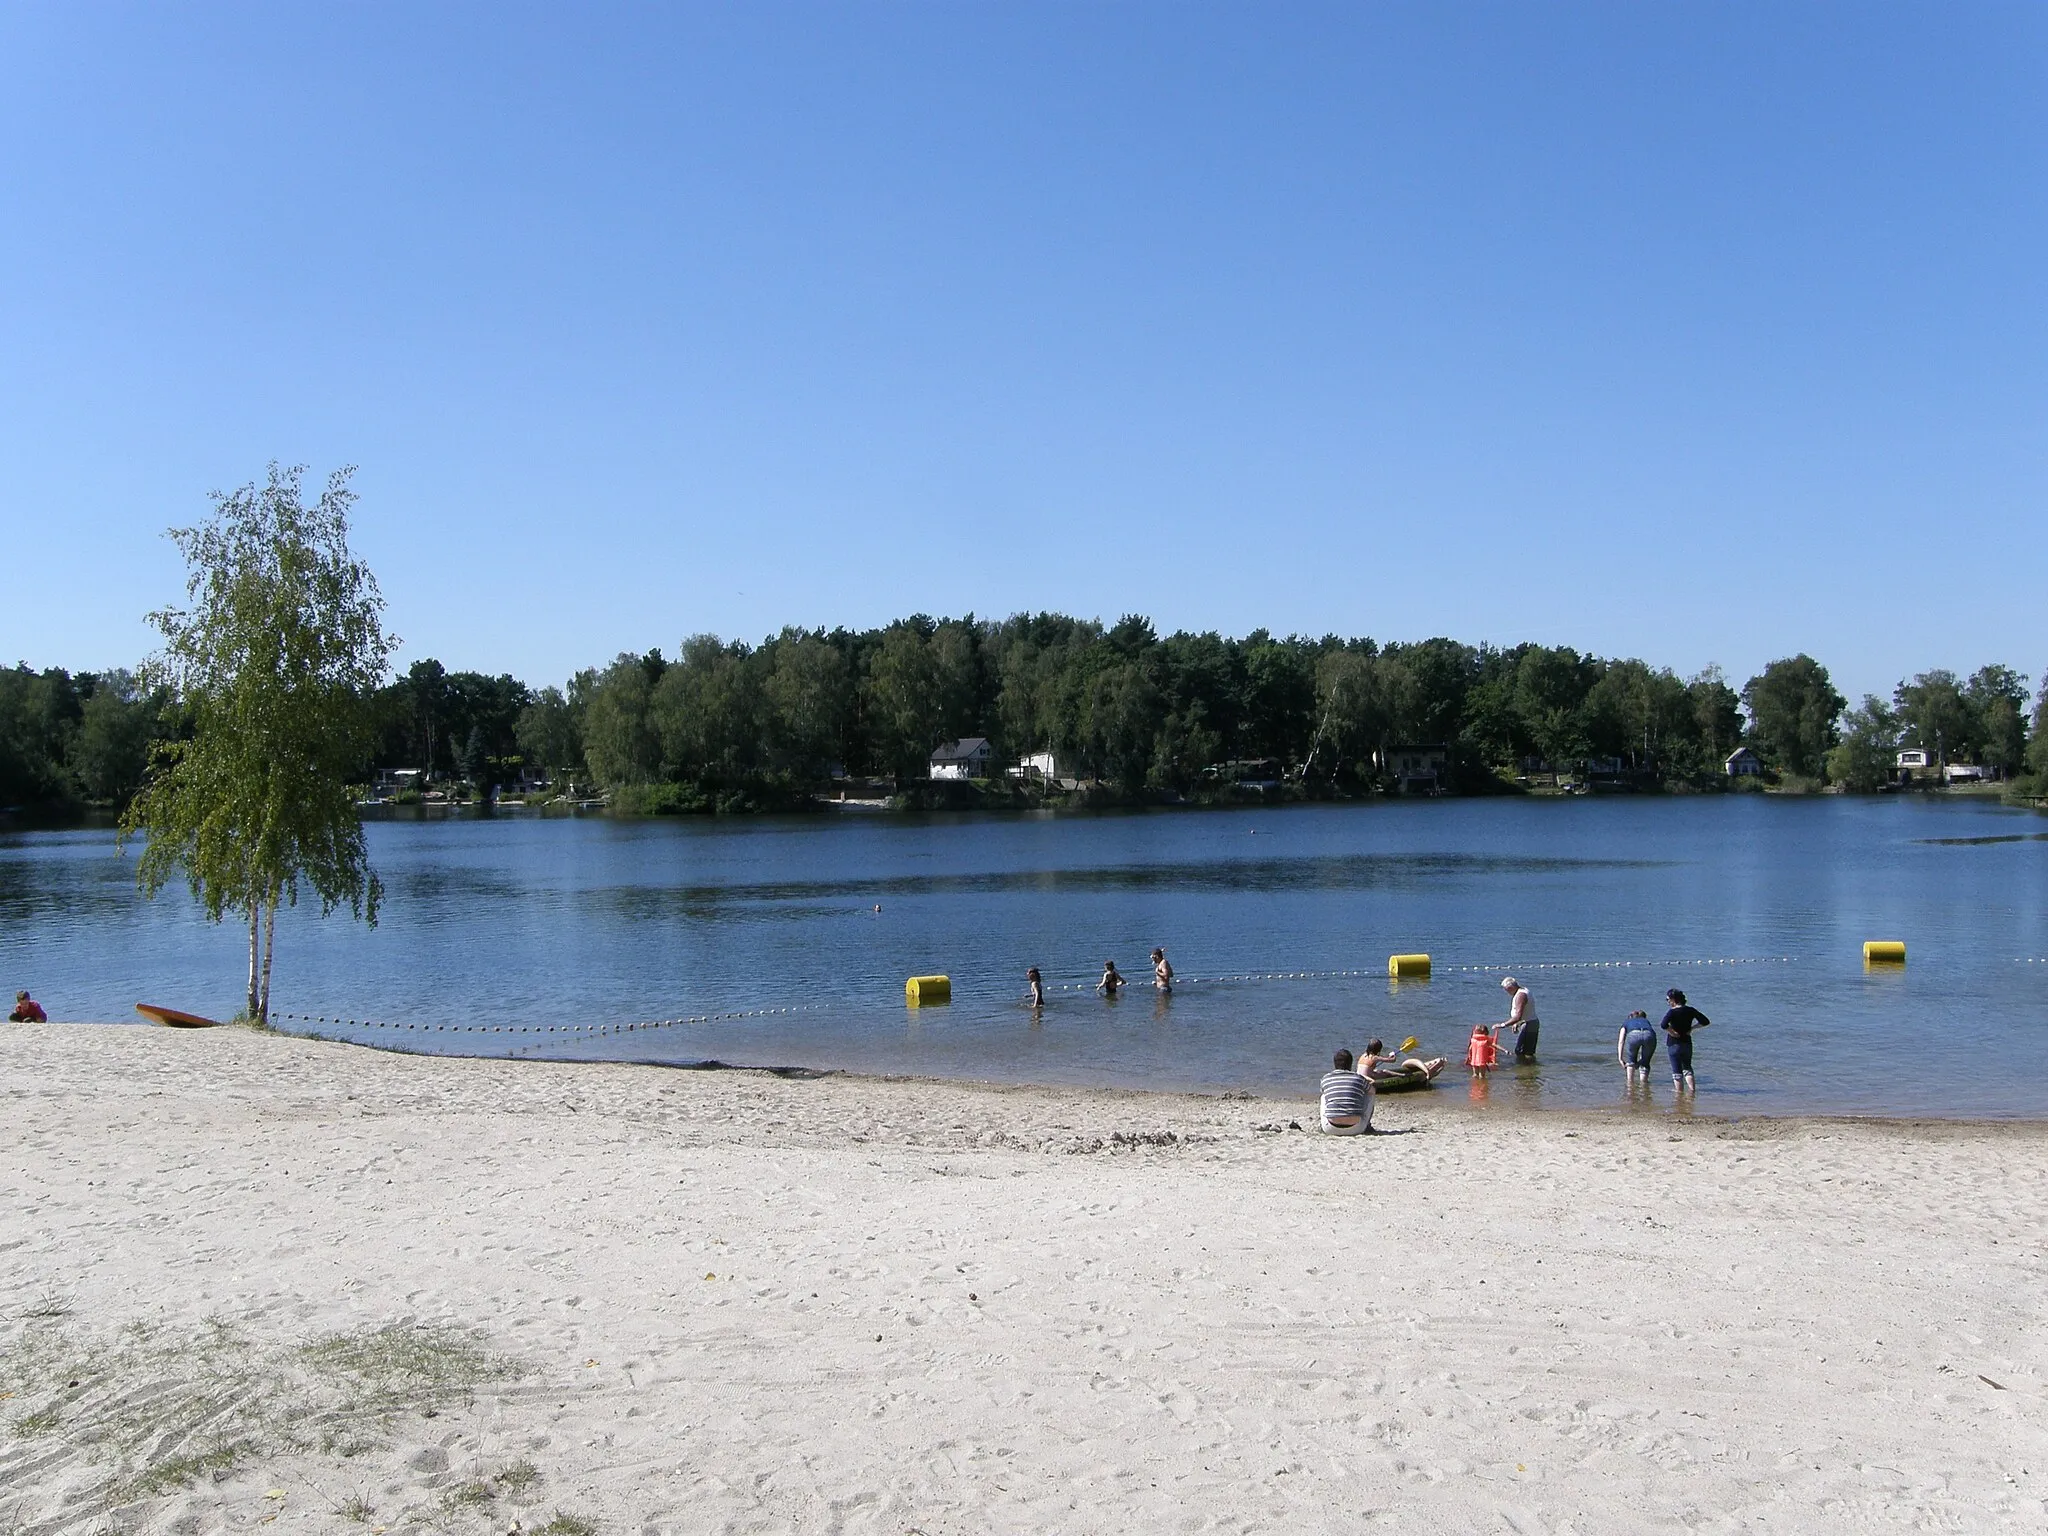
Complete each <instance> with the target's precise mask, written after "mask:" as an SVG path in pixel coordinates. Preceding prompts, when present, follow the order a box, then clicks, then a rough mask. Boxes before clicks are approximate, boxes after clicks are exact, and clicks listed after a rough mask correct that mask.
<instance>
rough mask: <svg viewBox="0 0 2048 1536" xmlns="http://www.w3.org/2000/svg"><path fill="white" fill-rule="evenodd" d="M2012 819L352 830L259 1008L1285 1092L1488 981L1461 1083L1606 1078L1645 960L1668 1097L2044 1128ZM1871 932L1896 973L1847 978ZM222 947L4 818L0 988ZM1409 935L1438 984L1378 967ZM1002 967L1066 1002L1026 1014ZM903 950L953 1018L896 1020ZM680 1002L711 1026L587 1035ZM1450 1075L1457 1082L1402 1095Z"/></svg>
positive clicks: (479, 823) (2033, 928)
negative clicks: (1675, 1082) (383, 896)
mask: <svg viewBox="0 0 2048 1536" xmlns="http://www.w3.org/2000/svg"><path fill="white" fill-rule="evenodd" d="M2044 834H2048V818H2044V817H2041V816H2038V815H2035V814H2033V813H2029V812H2020V811H2011V810H2004V809H2001V808H1999V807H1996V806H1992V805H1986V804H1982V803H1971V802H1934V801H1929V800H1927V799H1923V798H1918V797H1901V798H1886V799H1881V800H1850V799H1839V798H1826V799H1810V800H1793V799H1782V798H1776V797H1770V798H1766V797H1763V796H1754V795H1742V796H1712V797H1700V798H1671V799H1663V798H1643V799H1596V800H1576V801H1558V800H1507V799H1503V800H1465V801H1440V802H1433V803H1432V802H1424V803H1402V802H1393V803H1376V804H1368V805H1359V806H1330V807H1315V806H1302V807H1293V808H1288V809H1284V810H1283V809H1275V810H1238V811H1218V812H1173V813H1153V814H1133V815H1120V816H1052V815H1045V816H1004V817H987V818H970V817H932V818H927V819H906V818H901V817H885V816H871V815H859V814H854V815H827V816H817V817H809V818H792V819H778V820H754V819H736V820H694V819H692V820H679V821H667V820H664V821H612V820H608V819H605V818H601V817H591V818H582V819H548V820H540V819H532V818H526V817H522V816H516V815H506V816H501V817H499V818H496V819H492V820H470V821H447V820H444V821H425V822H380V823H375V824H373V825H372V826H371V827H370V829H369V838H370V847H371V852H372V856H373V859H374V861H375V863H376V865H377V868H378V869H379V871H380V872H381V873H382V875H383V877H384V881H385V884H386V886H387V888H388V891H389V898H388V902H387V905H386V907H385V912H384V920H383V922H382V924H381V925H380V926H379V927H378V928H376V929H375V930H369V929H365V928H363V927H362V926H360V925H359V924H354V923H351V922H348V921H347V920H345V919H344V918H342V917H336V918H332V919H329V920H326V921H324V922H323V921H320V920H319V919H318V918H317V917H315V916H314V915H313V914H312V913H310V912H296V913H289V914H287V915H286V917H285V918H284V919H283V920H281V921H280V923H279V936H278V958H277V969H276V975H275V979H274V982H273V1006H274V1007H275V1008H276V1009H277V1010H279V1011H283V1012H289V1013H294V1014H299V1015H308V1016H316V1017H321V1018H326V1019H340V1020H356V1021H376V1023H375V1025H374V1026H371V1025H367V1024H364V1023H362V1022H358V1023H357V1024H356V1025H354V1026H350V1025H348V1024H346V1023H341V1024H323V1025H319V1026H312V1025H304V1024H290V1025H288V1027H293V1028H309V1029H312V1028H317V1030H318V1032H321V1033H326V1034H331V1035H337V1036H342V1037H346V1038H353V1039H359V1040H363V1041H366V1042H371V1043H377V1044H387V1045H397V1046H400V1047H402V1048H405V1049H409V1050H429V1051H447V1052H459V1053H464V1054H507V1053H512V1052H517V1053H519V1054H523V1055H534V1056H554V1057H576V1058H608V1059H634V1060H656V1061H674V1062H692V1061H701V1060H705V1059H712V1058H715V1059H718V1060H723V1061H727V1062H734V1063H747V1064H761V1065H801V1066H810V1067H844V1068H853V1069H858V1070H862V1071H871V1072H904V1073H917V1074H928V1075H936V1076H945V1077H972V1078H994V1079H1003V1080H1010V1081H1027V1082H1043V1083H1084V1084H1119V1085H1127V1086H1136V1087H1148V1088H1193V1089H1203V1090H1233V1089H1249V1090H1256V1091H1260V1092H1276V1091H1277V1092H1283V1093H1295V1094H1305V1093H1307V1092H1309V1091H1310V1089H1311V1088H1312V1087H1313V1083H1314V1079H1315V1078H1316V1077H1317V1076H1318V1075H1319V1073H1320V1072H1321V1071H1322V1069H1323V1067H1324V1066H1325V1064H1326V1063H1327V1060H1328V1056H1329V1053H1330V1051H1331V1050H1332V1049H1333V1048H1334V1047H1336V1046H1338V1045H1350V1046H1354V1047H1356V1046H1359V1045H1362V1044H1363V1043H1364V1041H1365V1040H1366V1038H1367V1037H1368V1036H1370V1035H1375V1034H1376V1035H1379V1036H1381V1037H1383V1038H1384V1039H1385V1040H1387V1041H1388V1042H1389V1043H1390V1044H1392V1043H1394V1042H1397V1041H1399V1040H1401V1039H1403V1038H1404V1037H1406V1036H1409V1035H1414V1036H1416V1037H1418V1038H1419V1039H1420V1041H1421V1042H1422V1049H1423V1050H1424V1051H1426V1052H1428V1053H1431V1054H1447V1055H1450V1056H1452V1057H1453V1059H1454V1060H1455V1059H1456V1058H1458V1057H1459V1056H1461V1055H1462V1051H1463V1045H1464V1040H1465V1036H1466V1034H1467V1032H1468V1030H1469V1027H1470V1025H1471V1024H1472V1023H1473V1022H1474V1021H1475V1020H1480V1019H1498V1018H1499V1017H1501V1014H1502V1012H1503V1007H1502V1003H1503V997H1502V993H1501V991H1500V988H1499V978H1500V976H1501V975H1502V974H1503V973H1504V972H1506V971H1509V970H1512V971H1513V972H1514V973H1515V974H1517V975H1519V976H1521V977H1522V978H1523V979H1524V980H1525V981H1526V982H1528V983H1529V985H1530V986H1531V988H1532V990H1533V992H1534V995H1535V1000H1536V1003H1537V1011H1538V1013H1539V1014H1540V1016H1541V1017H1542V1020H1543V1036H1542V1061H1541V1064H1540V1065H1539V1066H1536V1067H1527V1068H1516V1069H1511V1070H1503V1071H1501V1072H1500V1073H1498V1074H1496V1076H1495V1078H1494V1079H1493V1081H1492V1083H1491V1084H1490V1085H1489V1087H1488V1093H1487V1098H1488V1102H1489V1103H1491V1104H1495V1105H1519V1106H1536V1105H1568V1106H1596V1105H1620V1104H1623V1103H1625V1102H1627V1094H1626V1091H1625V1089H1624V1087H1623V1082H1622V1075H1621V1073H1620V1071H1619V1069H1618V1068H1616V1066H1615V1065H1614V1042H1615V1034H1616V1031H1617V1029H1618V1027H1619V1025H1620V1022H1621V1019H1622V1018H1623V1016H1624V1015H1626V1014H1627V1012H1628V1011H1629V1010H1630V1009H1631V1008H1643V1009H1645V1010H1648V1011H1649V1012H1650V1013H1651V1015H1652V1016H1653V1017H1654V1016H1655V1015H1656V1014H1657V1013H1658V1012H1659V1010H1660V1008H1661V999H1662V995H1663V991H1664V989H1665V988H1666V987H1667V986H1674V985H1675V986H1680V987H1683V988H1684V989H1685V990H1686V991H1687V992H1688V994H1689V995H1690V996H1691V999H1692V1001H1693V1002H1694V1004H1695V1005H1697V1006H1698V1007H1700V1008H1702V1009H1703V1010H1704V1011H1705V1012H1706V1013H1707V1014H1708V1015H1710V1016H1711V1017H1712V1019H1713V1020H1714V1024H1713V1027H1712V1028H1711V1029H1708V1030H1706V1031H1705V1032H1704V1033H1702V1035H1701V1036H1700V1037H1699V1045H1698V1050H1699V1061H1698V1073H1699V1093H1698V1096H1697V1107H1698V1109H1699V1110H1701V1111H1703V1112H1713V1113H1764V1114H1782V1113H1796V1112H1828V1113H1866V1114H1867V1113H1875V1114H1885V1115H1941V1116H2024V1117H2029V1118H2039V1117H2044V1116H2048V1055H2044V1052H2043V1050H2042V1048H2041V1045H2042V1026H2043V1024H2044V1023H2048V837H2044ZM878 908H879V910H877V909H878ZM1870 938H1885V939H1893V938H1895V939H1903V940H1905V942H1906V943H1907V945H1908V947H1909V955H1910V963H1909V964H1908V965H1907V966H1906V967H1905V968H1903V969H1897V968H1893V969H1883V970H1873V971H1867V970H1866V969H1865V967H1864V965H1863V963H1862V958H1861V945H1862V942H1863V940H1865V939H1870ZM242 942H243V941H242V935H241V934H240V933H239V932H238V931H237V930H236V929H235V927H234V926H233V925H232V924H229V925H227V926H225V927H222V928H214V927H211V926H209V925H208V924H206V923H205V922H203V921H202V920H200V919H199V918H198V917H197V915H196V913H195V911H194V908H193V906H192V904H191V902H190V901H189V900H188V899H187V898H186V896H185V894H184V892H183V890H182V889H178V890H175V891H167V892H166V893H165V894H164V895H163V896H162V897H161V898H159V899H158V900H157V901H156V902H154V903H149V902H145V901H143V900H142V899H141V898H140V897H139V896H138V895H137V894H136V892H135V890H134V885H133V861H132V859H130V860H122V859H119V858H117V857H116V856H115V854H114V851H113V845H112V838H111V835H110V834H108V833H106V832H99V831H94V832H64V833H17V834H13V835H9V836H6V837H5V838H0V983H4V985H6V986H7V987H19V986H27V987H30V988H32V989H33V990H34V991H35V993H36V995H37V996H38V998H40V999H41V1000H42V1001H43V1002H44V1004H45V1006H46V1007H48V1008H49V1009H50V1012H51V1016H52V1017H53V1018H73V1019H100V1020H108V1019H124V1018H132V1017H133V1014H132V1011H131V1010H132V1005H133V1004H134V1003H135V1002H136V1001H138V1000H141V1001H150V1002H157V1003H164V1004H169V1005H170V1006H173V1007H181V1008H185V1009H188V1010H191V1011H195V1012H202V1013H210V1014H213V1015H214V1016H217V1017H225V1016H227V1015H230V1014H232V1013H233V1012H234V1011H235V1009H236V1007H237V1005H238V996H239V989H240V982H241V966H242V964H243V948H242ZM1155 944H1162V945H1164V946H1166V949H1167V951H1168V954H1169V955H1170V956H1171V958H1172V960H1173V962H1174V965H1175V967H1176V968H1177V969H1178V970H1179V972H1180V973H1181V976H1182V978H1183V980H1182V983H1181V986H1180V988H1179V990H1178V991H1176V993H1175V994H1174V995H1173V996H1172V997H1171V998H1170V999H1159V998H1156V997H1155V996H1154V995H1153V994H1152V992H1151V989H1150V987H1149V985H1134V986H1133V987H1132V988H1131V990H1130V991H1129V992H1128V993H1127V994H1126V995H1125V996H1124V997H1123V998H1122V999H1121V1000H1119V1001H1118V1002H1115V1003H1105V1002H1103V1001H1102V1000H1100V999H1099V998H1097V997H1096V996H1095V995H1094V993H1093V992H1092V990H1091V989H1092V985H1093V982H1094V979H1095V976H1096V975H1097V973H1098V972H1099V969H1100V964H1101V961H1102V960H1103V959H1104V958H1106V957H1114V958H1115V959H1116V961H1117V963H1118V965H1119V966H1120V967H1121V968H1122V969H1123V970H1124V971H1125V972H1126V973H1127V974H1128V975H1131V976H1132V977H1134V978H1136V979H1137V980H1138V981H1139V982H1141V983H1142V982H1149V968H1148V966H1147V962H1146V955H1147V953H1148V952H1149V950H1150V949H1151V948H1152V946H1153V945H1155ZM1415 950H1420V951H1427V952H1428V953H1430V954H1431V955H1433V956H1434V957H1435V963H1436V974H1435V976H1434V978H1433V979H1432V980H1430V981H1429V982H1427V983H1414V982H1404V983H1400V984H1398V985H1396V984H1393V983H1390V982H1389V981H1388V980H1387V978H1386V958H1387V956H1388V954H1389V953H1392V952H1395V951H1401V952H1406V951H1415ZM1032 964H1036V965H1038V966H1039V967H1040V968H1041V969H1042V971H1043V972H1044V974H1045V976H1046V979H1047V981H1048V983H1049V984H1051V985H1053V986H1054V987H1056V988H1066V989H1070V990H1058V991H1055V993H1054V995H1053V998H1052V1002H1051V1005H1050V1006H1049V1007H1047V1008H1046V1009H1045V1011H1044V1013H1043V1015H1042V1016H1041V1017H1038V1018H1034V1017H1033V1016H1032V1015H1031V1014H1030V1012H1029V1011H1028V1010H1026V1009H1025V1008H1024V1007H1023V1005H1022V993H1023V979H1022V978H1023V974H1024V969H1025V967H1026V966H1027V965H1032ZM934 971H943V972H947V973H950V974H951V976H952V978H953V987H954V992H953V1002H952V1003H951V1005H950V1006H947V1007H939V1008H925V1009H921V1010H912V1009H907V1008H906V1007H905V1006H904V1003H903V979H904V977H906V976H907V975H911V974H916V973H925V972H934ZM1252 978H1256V979H1252ZM705 1014H722V1015H743V1016H740V1017H731V1016H728V1017H722V1018H717V1019H711V1020H708V1021H702V1022H689V1023H682V1024H665V1025H662V1026H661V1027H654V1028H638V1029H630V1030H629V1029H624V1028H621V1027H619V1026H623V1025H626V1024H629V1023H636V1022H643V1021H661V1020H673V1019H678V1018H689V1017H692V1016H698V1015H705ZM550 1025H552V1026H554V1028H553V1030H551V1031H550V1030H548V1029H546V1028H545V1027H544V1026H550ZM405 1026H411V1027H409V1028H408V1027H405ZM511 1026H516V1027H517V1029H518V1030H519V1031H520V1032H517V1033H515V1032H511V1030H510V1029H509V1028H508V1027H511ZM599 1026H603V1031H602V1032H600V1030H599V1028H598V1027H599ZM1652 1081H1653V1085H1654V1086H1653V1089H1652V1091H1651V1097H1650V1102H1651V1104H1652V1105H1653V1106H1654V1107H1655V1108H1657V1109H1660V1110H1661V1109H1664V1108H1668V1107H1669V1104H1670V1092H1669V1079H1668V1076H1666V1075H1665V1074H1664V1073H1663V1072H1662V1071H1661V1063H1660V1071H1659V1072H1658V1073H1657V1074H1656V1075H1655V1076H1654V1077H1653V1079H1652ZM1470 1096H1471V1090H1470V1089H1469V1088H1468V1085H1467V1083H1466V1081H1465V1074H1464V1072H1463V1071H1462V1069H1461V1068H1458V1067H1455V1066H1454V1067H1453V1068H1451V1069H1450V1070H1449V1071H1447V1073H1446V1076H1445V1078H1444V1081H1443V1085H1442V1086H1441V1087H1440V1088H1439V1089H1438V1091H1437V1093H1436V1095H1435V1097H1436V1098H1438V1099H1439V1100H1443V1099H1450V1100H1452V1101H1455V1102H1458V1103H1464V1102H1466V1101H1467V1100H1468V1098H1469V1097H1470Z"/></svg>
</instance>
